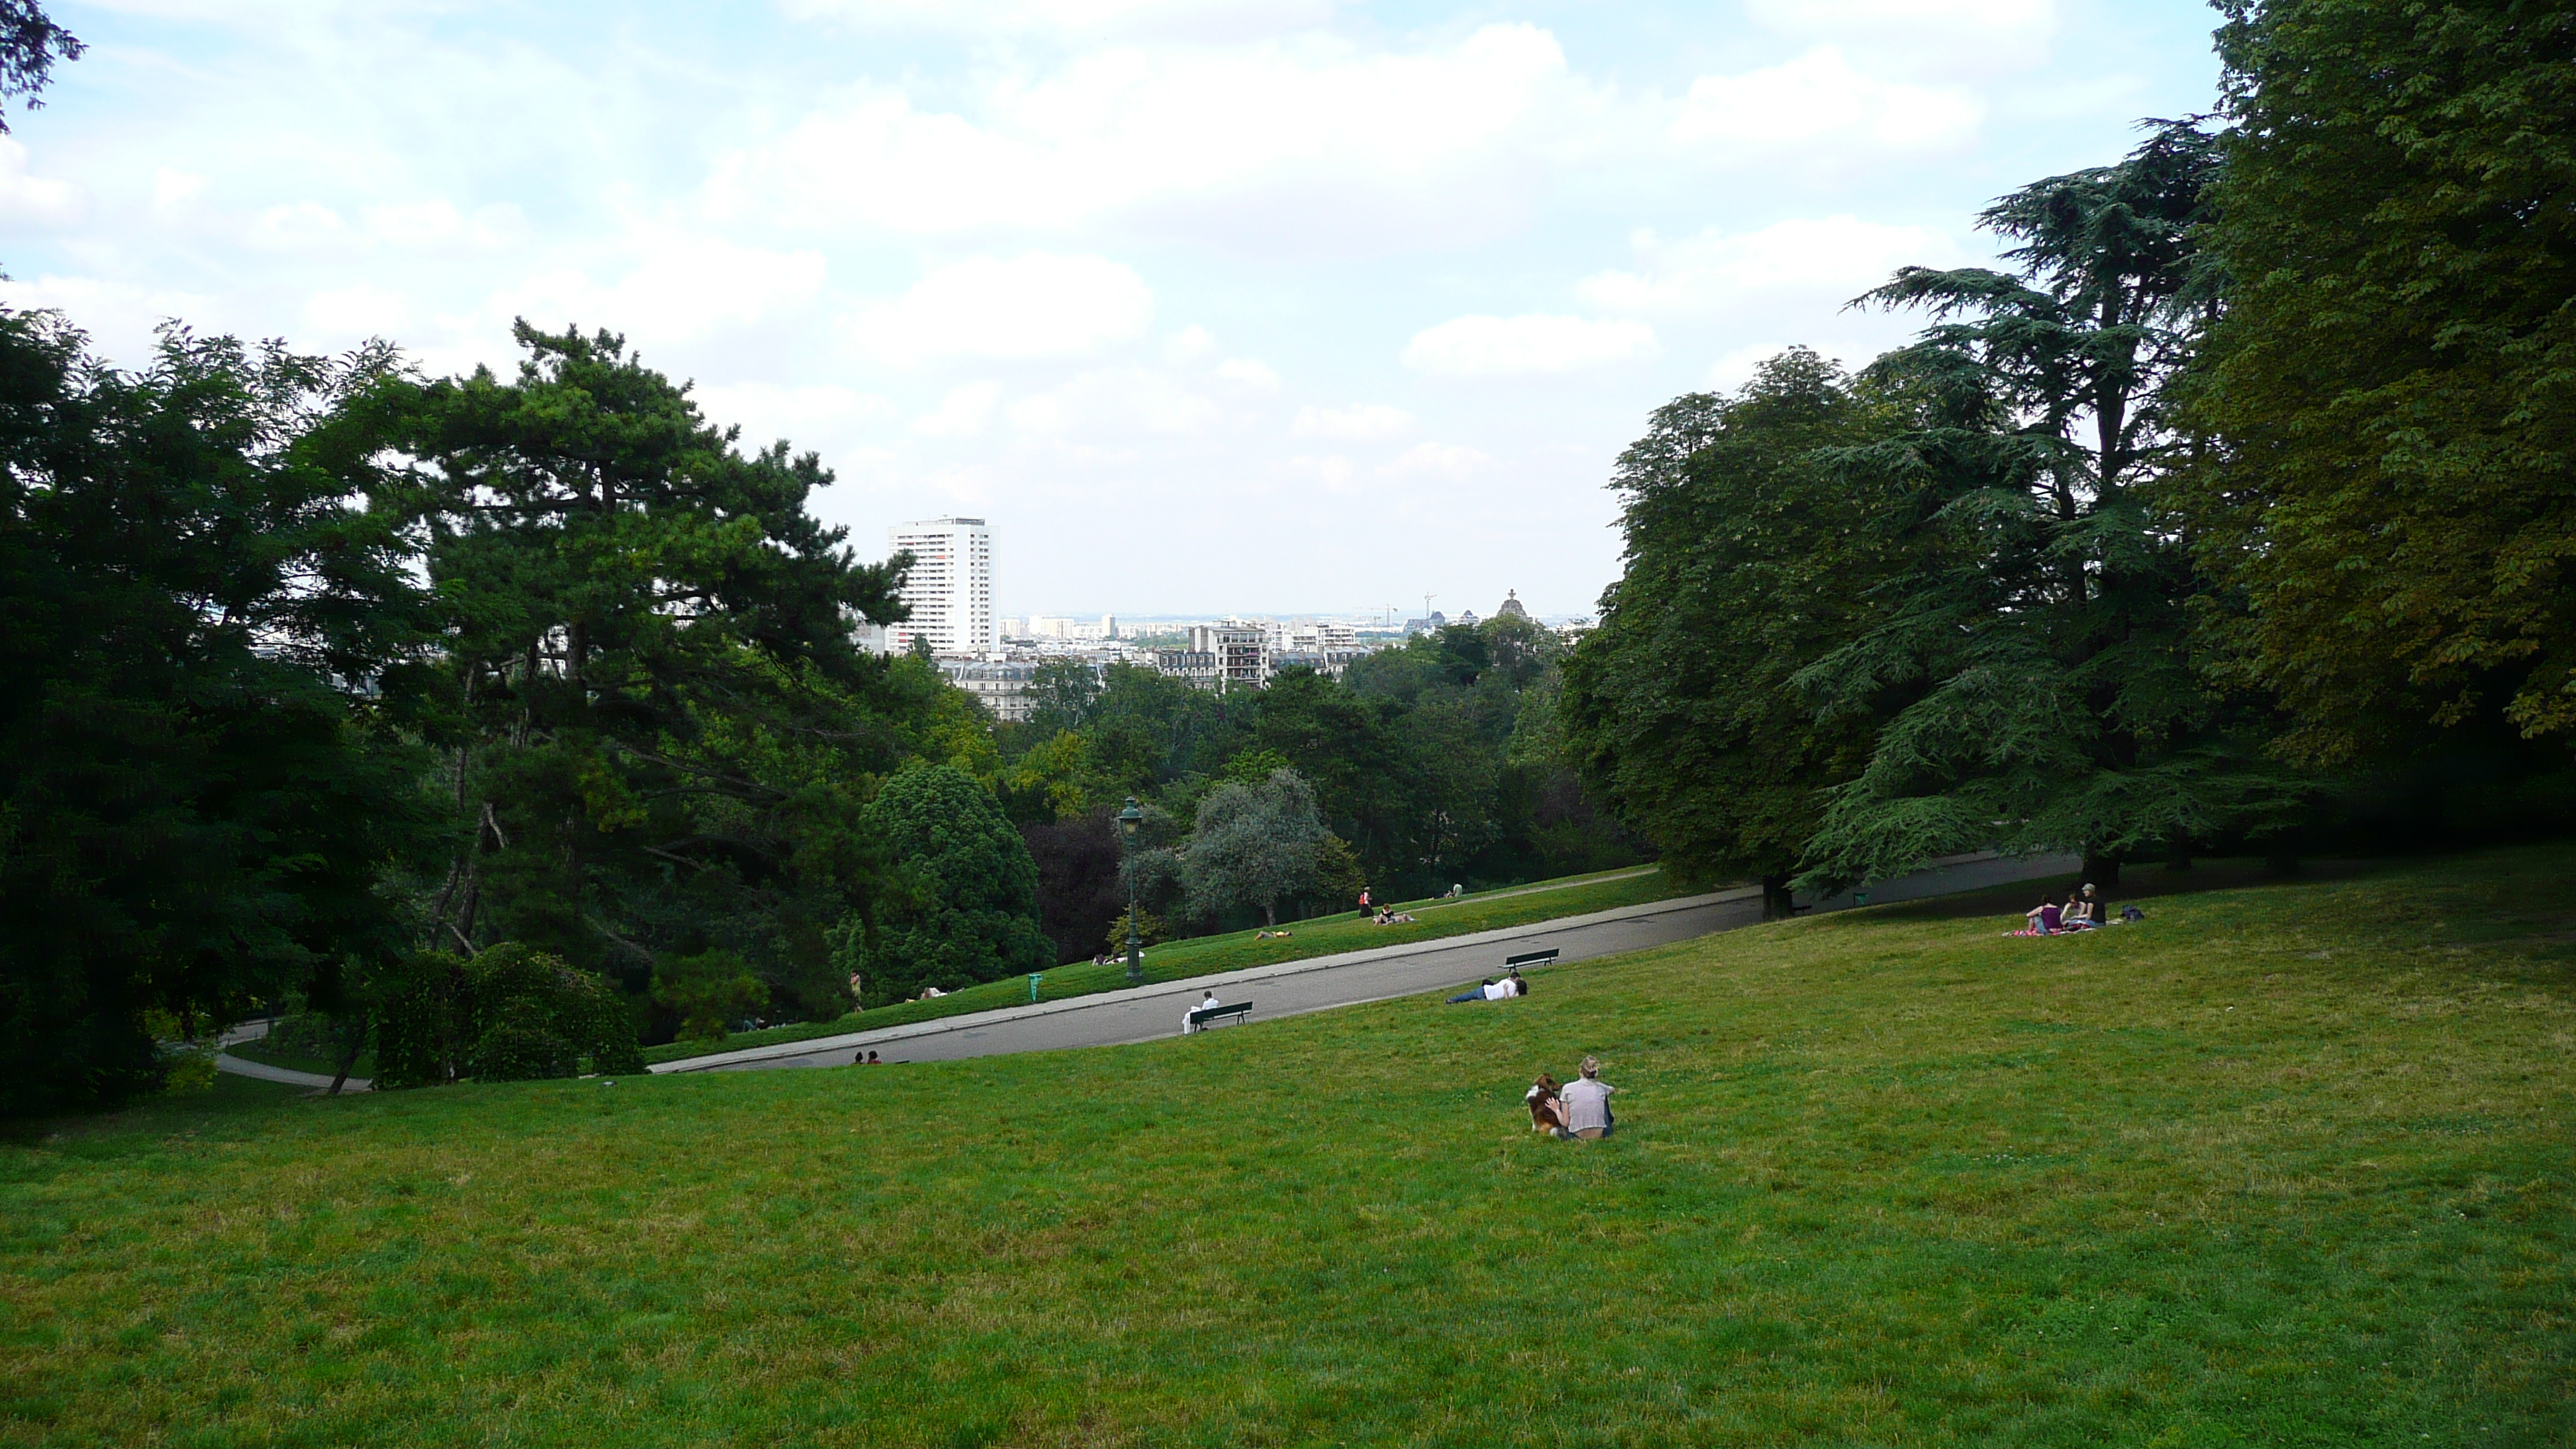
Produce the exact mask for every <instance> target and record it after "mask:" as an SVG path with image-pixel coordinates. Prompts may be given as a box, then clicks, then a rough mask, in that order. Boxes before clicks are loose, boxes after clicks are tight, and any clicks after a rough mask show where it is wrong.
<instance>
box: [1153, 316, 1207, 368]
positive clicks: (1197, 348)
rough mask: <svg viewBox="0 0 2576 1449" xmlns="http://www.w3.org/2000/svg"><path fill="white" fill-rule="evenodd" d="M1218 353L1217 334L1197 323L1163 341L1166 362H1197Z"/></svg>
mask: <svg viewBox="0 0 2576 1449" xmlns="http://www.w3.org/2000/svg"><path fill="white" fill-rule="evenodd" d="M1215 351H1216V334H1215V333H1213V332H1210V331H1208V330H1207V329H1206V328H1204V327H1201V326H1200V325H1199V324H1197V323H1196V322H1193V323H1191V324H1190V325H1189V326H1187V327H1184V328H1182V329H1181V330H1180V331H1178V332H1175V333H1173V334H1172V335H1171V336H1169V337H1166V338H1164V339H1163V360H1164V361H1165V362H1196V361H1198V360H1199V359H1200V358H1202V357H1207V356H1210V355H1212V354H1214V353H1215Z"/></svg>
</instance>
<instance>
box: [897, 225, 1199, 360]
mask: <svg viewBox="0 0 2576 1449" xmlns="http://www.w3.org/2000/svg"><path fill="white" fill-rule="evenodd" d="M1153 320H1154V294H1153V293H1152V291H1150V290H1149V289H1147V287H1146V286H1145V282H1144V279H1143V278H1141V277H1138V276H1137V275H1136V274H1135V273H1134V272H1132V271H1129V270H1128V269H1127V268H1125V267H1123V266H1120V265H1119V264H1118V263H1116V262H1113V261H1108V260H1106V259H1104V258H1100V257H1066V256H1054V255H1050V254H1048V253H1045V252H1029V253H1026V254H1024V255H1021V256H1017V257H1011V258H1007V259H1005V258H997V257H976V258H973V259H971V260H968V261H963V262H958V263H955V264H954V265H951V266H946V267H942V268H940V269H939V270H938V271H935V272H932V273H931V274H930V275H929V276H926V277H924V278H922V279H921V280H920V281H919V282H916V283H914V284H913V287H912V290H910V291H908V292H906V293H904V294H903V295H902V296H901V297H899V298H896V299H895V300H894V301H892V302H888V303H884V304H881V305H879V306H876V307H872V308H869V309H867V310H865V311H863V312H861V313H860V314H859V315H858V317H857V318H856V319H855V320H854V322H853V324H852V331H853V334H854V335H855V337H856V338H857V340H858V343H859V345H860V346H861V347H863V348H865V349H866V350H867V351H869V352H872V353H874V354H876V355H877V356H879V357H881V358H884V359H886V360H888V361H894V362H907V361H914V360H918V359H922V358H930V357H992V358H1038V357H1080V356H1083V355H1085V354H1087V353H1091V352H1096V351H1098V350H1099V349H1100V348H1102V347H1105V346H1107V345H1109V344H1111V343H1115V342H1125V341H1128V340H1131V339H1133V338H1137V337H1141V336H1143V335H1144V333H1145V329H1146V327H1147V326H1148V325H1150V324H1151V323H1152V322H1153Z"/></svg>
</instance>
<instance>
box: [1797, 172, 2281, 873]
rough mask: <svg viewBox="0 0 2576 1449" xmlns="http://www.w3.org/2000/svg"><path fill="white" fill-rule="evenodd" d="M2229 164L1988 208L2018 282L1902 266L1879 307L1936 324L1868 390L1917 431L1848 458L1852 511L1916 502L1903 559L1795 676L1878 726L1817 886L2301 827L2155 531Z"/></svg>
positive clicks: (1841, 801)
mask: <svg viewBox="0 0 2576 1449" xmlns="http://www.w3.org/2000/svg"><path fill="white" fill-rule="evenodd" d="M2215 166H2216V152H2215V146H2214V143H2213V142H2212V141H2211V139H2210V138H2209V137H2208V136H2207V135H2206V134H2204V133H2203V132H2202V131H2200V130H2199V129H2197V128H2195V127H2193V126H2190V125H2167V126H2162V127H2160V128H2159V129H2158V130H2157V131H2156V133H2155V135H2154V136H2153V137H2152V139H2150V140H2149V141H2148V143H2147V144H2146V145H2144V146H2142V147H2141V148H2140V149H2139V150H2138V151H2137V152H2136V153H2135V154H2134V155H2132V156H2130V157H2129V158H2128V159H2127V160H2125V161H2123V162H2121V163H2120V164H2118V165H2116V166H2109V167H2103V168H2100V169H2097V170H2092V171H2082V172H2077V173H2074V174H2072V175H2068V176H2061V177H2056V178H2052V179H2050V180H2047V181H2043V182H2040V183H2038V184H2036V185H2034V186H2030V187H2027V188H2025V189H2023V190H2021V191H2019V192H2016V193H2014V194H2013V195H2011V196H2008V197H2006V198H2004V199H2003V200H2002V201H2000V202H1998V203H1996V205H1995V206H1993V207H1992V208H1990V209H1989V210H1988V211H1987V212H1986V213H1985V214H1984V216H1983V218H1982V220H1983V222H1984V224H1985V225H1986V226H1987V227H1988V228H1990V229H1992V230H1994V231H1996V232H1998V233H2000V234H2002V235H2003V236H2004V237H2005V238H2007V239H2008V240H2010V241H2011V242H2012V243H2013V244H2014V245H2013V246H2012V248H2011V250H2010V251H2009V252H2008V253H2007V256H2008V257H2009V258H2010V259H2011V260H2012V261H2013V262H2014V263H2015V264H2016V270H2015V271H2013V272H2010V273H2004V272H1995V271H1989V270H1985V269H1974V268H1972V269H1964V270H1959V271H1946V272H1945V271H1929V270H1924V269H1920V268H1909V269H1907V270H1905V271H1902V272H1900V273H1898V274H1897V277H1896V279H1895V280H1894V281H1892V282H1890V283H1889V284H1888V285H1887V286H1885V287H1883V288H1880V289H1879V290H1878V291H1876V292H1874V293H1872V294H1871V295H1870V297H1869V298H1867V299H1865V300H1868V301H1871V302H1874V303H1878V304H1882V305H1887V306H1902V307H1922V308H1925V309H1928V310H1929V311H1931V312H1932V313H1933V315H1934V317H1935V318H1936V319H1937V320H1936V322H1935V324H1934V325H1933V326H1932V327H1931V328H1930V329H1929V330H1927V331H1926V332H1925V333H1924V334H1923V335H1922V337H1921V338H1920V339H1919V340H1918V341H1917V342H1915V343H1914V344H1913V345H1912V346H1910V347H1907V348H1904V349H1901V350H1899V351H1897V352H1894V353H1891V354H1889V355H1888V356H1886V357H1883V358H1881V359H1879V361H1878V362H1876V363H1875V364H1873V365H1872V366H1871V368H1870V369H1869V371H1868V373H1867V374H1866V376H1867V377H1868V378H1869V379H1870V380H1871V381H1872V382H1873V383H1874V384H1876V385H1877V386H1879V387H1882V388H1884V389H1886V390H1888V391H1889V392H1890V393H1891V394H1893V395H1896V396H1899V397H1901V398H1902V399H1903V400H1904V401H1905V402H1906V403H1908V404H1909V405H1910V406H1911V407H1912V409H1913V410H1914V411H1913V416H1912V418H1911V419H1910V420H1909V422H1910V426H1908V427H1907V428H1906V429H1905V430H1904V431H1902V432H1901V433H1900V434H1898V435H1897V436H1895V437H1893V438H1890V439H1889V440H1887V441H1884V442H1880V443H1876V444H1871V445H1868V446H1865V447H1860V448H1852V449H1846V450H1843V451H1841V452H1840V453H1839V454H1838V455H1837V461H1838V465H1839V466H1840V467H1841V468H1842V469H1843V470H1844V471H1845V473H1846V475H1847V476H1848V477H1849V478H1851V479H1852V481H1853V484H1854V486H1855V487H1856V488H1867V489H1871V490H1893V491H1894V492H1895V493H1896V494H1897V495H1899V497H1898V501H1897V502H1896V503H1895V504H1894V505H1893V506H1892V507H1891V508H1890V509H1889V510H1888V512H1887V514H1886V517H1887V518H1888V519H1889V523H1888V525H1887V527H1888V529H1889V537H1888V540H1887V543H1888V546H1890V547H1892V548H1894V549H1896V550H1897V551H1898V552H1899V553H1901V555H1902V558H1901V561H1900V562H1899V563H1898V565H1897V566H1896V569H1895V572H1894V574H1893V576H1892V577H1891V578H1890V579H1889V580H1888V581H1887V582H1886V583H1884V584H1882V585H1880V586H1879V587H1878V589H1877V590H1876V591H1875V593H1874V595H1873V603H1874V605H1875V606H1876V609H1877V612H1878V616H1879V617H1878V618H1877V619H1876V620H1875V621H1874V623H1873V625H1872V627H1870V628H1869V629H1868V630H1867V632H1865V633H1864V634H1863V635H1861V636H1860V637H1859V638H1857V639H1855V640H1853V641H1851V642H1849V643H1847V644H1845V645H1843V646H1842V647H1840V648H1838V649H1836V650H1834V651H1833V652H1832V653H1830V654H1828V655H1827V656H1826V657H1825V658H1823V659H1822V660H1819V661H1818V662H1816V663H1815V664H1813V665H1810V666H1809V667H1808V668H1807V669H1805V670H1803V671H1802V672H1801V673H1800V674H1799V675H1798V676H1797V683H1798V684H1799V685H1800V687H1802V688H1804V689H1805V690H1806V691H1808V693H1809V695H1810V697H1811V699H1812V700H1813V702H1814V703H1815V705H1816V707H1817V710H1818V717H1819V718H1820V719H1821V720H1823V721H1826V722H1833V721H1837V720H1842V719H1847V718H1862V719H1873V720H1883V721H1884V723H1883V724H1882V725H1881V726H1880V728H1879V730H1878V734H1877V739H1876V741H1875V744H1874V746H1873V748H1872V751H1871V754H1870V759H1869V763H1868V765H1867V767H1866V768H1865V769H1864V770H1863V771H1862V772H1861V774H1860V776H1859V777H1858V778H1857V779H1855V780H1853V781H1851V782H1850V783H1849V784H1846V785H1842V786H1839V787H1837V788H1836V790H1835V791H1834V794H1833V796H1832V804H1831V806H1830V808H1829V809H1828V810H1827V811H1826V814H1825V818H1824V820H1823V821H1822V822H1821V824H1820V826H1819V828H1818V831H1817V834H1816V837H1815V839H1814V841H1813V842H1812V843H1811V844H1810V846H1809V848H1808V855H1807V869H1806V871H1805V873H1804V877H1803V878H1804V879H1805V880H1807V881H1809V882H1810V883H1814V884H1838V883H1845V882H1853V881H1860V880H1868V879H1874V878H1883V877H1886V876H1890V875H1894V874H1896V873H1899V872H1901V871H1904V870H1908V869H1911V868H1913V867H1915V866H1917V865H1920V864H1921V863H1922V862H1924V861H1925V860H1927V859H1930V858H1932V857H1934V856H1938V855H1942V854H1946V853H1949V852H1953V851H1964V850H1973V849H1979V848H1984V847H2000V848H2003V849H2007V850H2048V849H2056V850H2071V851H2080V852H2082V853H2083V855H2084V857H2085V859H2086V862H2087V873H2088V874H2090V875H2093V876H2095V877H2096V878H2102V877H2108V876H2112V875H2113V874H2114V873H2115V872H2116V870H2117V868H2118V861H2119V859H2120V857H2121V856H2123V855H2126V854H2129V853H2133V852H2136V851H2139V850H2141V849H2156V848H2169V847H2171V846H2173V845H2174V843H2176V842H2187V841H2189V840H2191V839H2194V838H2201V837H2206V836H2211V835H2215V834H2220V833H2235V832H2244V831H2249V830H2258V829H2260V828H2261V827H2262V826H2263V824H2264V823H2265V822H2267V821H2268V820H2272V819H2277V818H2279V817H2280V815H2281V813H2282V812H2284V811H2286V810H2287V809H2288V808H2289V806H2290V805H2291V804H2292V803H2294V796H2293V794H2292V792H2291V790H2290V787H2289V784H2288V782H2287V781H2285V780H2284V779H2283V778H2282V777H2281V776H2280V775H2279V774H2278V772H2276V771H2272V770H2269V769H2267V768H2266V767H2264V766H2262V765H2261V764H2260V763H2259V762H2258V761H2257V760H2256V759H2255V758H2253V757H2254V756H2256V755H2258V754H2259V753H2260V750H2261V746H2262V737H2261V734H2260V732H2259V730H2258V729H2257V728H2256V727H2255V726H2257V725H2258V724H2259V723H2260V721H2258V720H2254V719H2250V718H2247V717H2246V716H2245V715H2243V714H2242V713H2241V712H2240V711H2235V710H2231V708H2230V707H2229V703H2228V701H2227V700H2225V699H2223V698H2222V697H2220V696H2219V695H2218V694H2217V693H2216V692H2214V691H2213V690H2212V689H2211V688H2210V686H2209V685H2208V684H2207V683H2206V682H2205V681H2204V680H2203V678H2202V677H2201V676H2200V675H2199V673H2198V672H2197V671H2196V670H2195V669H2194V668H2193V664H2192V660H2191V657H2190V628H2191V619H2190V615H2189V601H2190V600H2191V599H2192V598H2193V597H2195V596H2196V595H2198V594H2200V593H2202V592H2203V585H2202V583H2201V580H2200V579H2199V577H2198V576H2197V575H2196V573H2195V571H2194V569H2193V567H2192V563H2191V558H2190V555H2189V552H2188V550H2187V549H2186V548H2185V547H2184V546H2183V543H2182V540H2181V538H2180V537H2179V535H2178V533H2177V531H2176V527H2175V524H2174V522H2173V520H2172V519H2171V517H2170V516H2169V515H2167V514H2165V513H2162V512H2160V503H2161V496H2160V492H2159V490H2160V488H2161V486H2162V485H2163V483H2164V481H2165V479H2166V478H2167V476H2168V475H2169V473H2170V471H2171V469H2172V468H2173V466H2174V464H2175V462H2176V461H2177V458H2178V456H2179V455H2180V453H2181V451H2182V450H2183V448H2184V446H2185V442H2184V439H2183V438H2182V436H2181V435H2180V434H2179V433H2178V432H2177V431H2176V429H2175V428H2174V426H2173V424H2172V420H2171V417H2170V415H2169V400H2168V397H2167V392H2166V389H2167V385H2168V384H2169V383H2170V381H2171V380H2172V378H2173V376H2174V374H2175V373H2176V371H2177V370H2178V369H2179V368H2181V367H2182V365H2183V364H2184V362H2185V361H2186V360H2187V359H2188V357H2189V355H2190V348H2191V346H2192V343H2193V340H2194V337H2195V336H2196V334H2197V331H2198V327H2199V323H2200V322H2201V320H2202V319H2203V318H2204V317H2205V315H2206V298H2205V292H2204V290H2203V289H2204V288H2205V287H2206V285H2207V283H2208V280H2209V275H2208V272H2207V269H2206V268H2205V267H2204V266H2203V265H2202V263H2201V261H2200V259H2199V258H2198V257H2197V256H2196V254H2195V252H2194V248H2193V243H2192V237H2193V234H2194V229H2195V228H2196V227H2197V226H2198V225H2199V224H2200V222H2201V221H2202V219H2203V211H2202V197H2203V193H2204V191H2205V189H2206V187H2207V185H2208V183H2209V180H2210V178H2211V175H2212V172H2213V170H2214V168H2215Z"/></svg>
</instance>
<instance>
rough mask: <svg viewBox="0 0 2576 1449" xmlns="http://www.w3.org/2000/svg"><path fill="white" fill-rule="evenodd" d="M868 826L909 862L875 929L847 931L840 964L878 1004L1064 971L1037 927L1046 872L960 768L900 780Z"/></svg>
mask: <svg viewBox="0 0 2576 1449" xmlns="http://www.w3.org/2000/svg"><path fill="white" fill-rule="evenodd" d="M864 826H865V828H866V829H867V831H868V832H869V833H870V834H871V835H873V836H874V837H876V838H877V839H878V840H880V841H882V842H883V844H884V847H885V849H886V850H887V851H888V853H889V854H890V855H891V857H892V858H893V859H895V860H896V861H897V862H899V864H898V866H897V871H896V879H895V881H894V882H893V883H892V885H891V886H890V888H889V889H888V891H887V893H886V895H885V896H884V898H883V900H882V901H881V903H880V904H879V906H878V908H877V909H878V914H877V919H876V921H875V926H874V929H873V930H866V929H863V928H862V927H860V926H859V925H858V924H857V923H855V922H854V923H852V924H850V925H846V926H844V927H843V934H842V958H841V959H842V963H843V965H844V968H845V969H847V970H855V971H858V972H860V973H861V974H862V979H863V980H864V981H865V983H866V988H867V993H868V997H869V1000H870V1001H874V1002H879V1003H882V1002H887V1001H901V1000H904V999H906V998H908V997H910V996H913V995H915V994H917V993H918V992H919V991H920V990H921V988H922V987H924V986H936V987H938V988H940V989H941V990H943V991H950V990H955V989H956V988H958V987H961V986H971V985H973V984H975V983H976V982H979V981H995V980H999V979H1000V978H1002V977H1004V976H1008V975H1011V974H1013V973H1014V972H1021V971H1043V970H1045V969H1046V968H1047V967H1049V966H1052V965H1054V964H1055V959H1056V949H1055V943H1054V942H1053V941H1051V940H1049V939H1048V938H1047V935H1046V932H1045V930H1044V928H1043V927H1042V926H1041V924H1040V921H1039V917H1038V871H1037V865H1036V863H1035V862H1034V861H1033V860H1032V859H1031V858H1030V856H1029V848H1028V846H1027V844H1026V843H1025V842H1023V841H1022V840H1021V839H1020V833H1019V831H1018V830H1017V829H1016V828H1014V827H1013V826H1012V824H1011V822H1010V820H1009V819H1008V818H1007V817H1006V816H1004V815H1003V813H1002V807H1001V805H1000V804H999V803H998V802H996V801H995V800H994V799H993V796H992V794H991V792H989V791H987V790H986V789H985V788H984V787H983V786H982V785H980V784H977V783H976V782H975V779H974V777H972V776H970V775H968V774H967V773H966V772H965V771H963V770H960V769H958V768H957V767H955V766H954V765H924V764H916V765H913V766H911V767H909V768H907V769H904V770H902V771H900V772H899V773H897V774H896V775H895V776H894V778H892V779H890V780H888V781H887V782H886V783H885V788H884V789H883V790H882V791H881V792H879V794H878V795H877V798H876V799H875V800H874V801H872V802H870V803H869V805H868V807H867V812H866V816H865V819H864Z"/></svg>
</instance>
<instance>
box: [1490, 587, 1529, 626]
mask: <svg viewBox="0 0 2576 1449" xmlns="http://www.w3.org/2000/svg"><path fill="white" fill-rule="evenodd" d="M1494 617H1495V618H1497V619H1526V618H1528V617H1529V610H1527V609H1524V608H1522V607H1521V591H1520V590H1518V589H1510V590H1507V591H1505V597H1504V599H1503V606H1502V607H1501V608H1499V609H1496V610H1495V611H1494Z"/></svg>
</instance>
